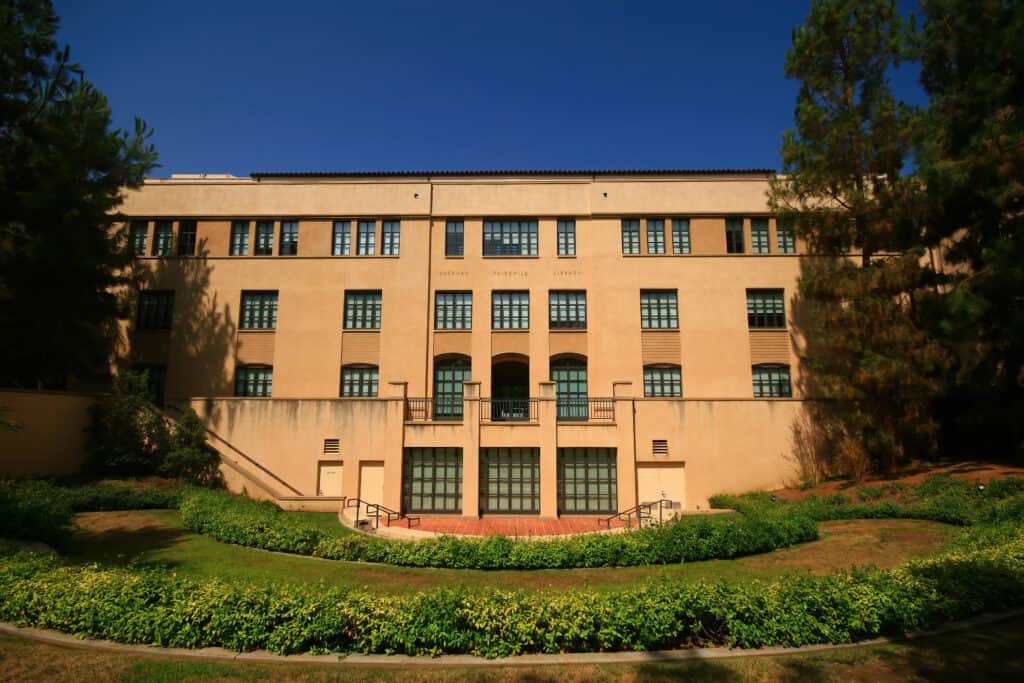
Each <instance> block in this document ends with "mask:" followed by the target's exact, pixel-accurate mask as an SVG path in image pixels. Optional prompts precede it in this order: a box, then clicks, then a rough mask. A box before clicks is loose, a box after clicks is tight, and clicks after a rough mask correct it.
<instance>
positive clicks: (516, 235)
mask: <svg viewBox="0 0 1024 683" xmlns="http://www.w3.org/2000/svg"><path fill="white" fill-rule="evenodd" d="M536 255H537V221H484V256H536Z"/></svg>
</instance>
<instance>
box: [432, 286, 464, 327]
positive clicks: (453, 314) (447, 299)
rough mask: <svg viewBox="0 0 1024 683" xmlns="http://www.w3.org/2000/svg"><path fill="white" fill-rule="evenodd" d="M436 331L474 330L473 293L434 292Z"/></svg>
mask: <svg viewBox="0 0 1024 683" xmlns="http://www.w3.org/2000/svg"><path fill="white" fill-rule="evenodd" d="M434 329H435V330H471V329H473V293H472V292H434Z"/></svg>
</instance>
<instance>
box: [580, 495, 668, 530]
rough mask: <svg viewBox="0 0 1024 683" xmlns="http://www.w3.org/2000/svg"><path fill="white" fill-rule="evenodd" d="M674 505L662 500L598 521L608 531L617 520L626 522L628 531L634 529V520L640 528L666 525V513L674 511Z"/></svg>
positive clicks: (639, 505)
mask: <svg viewBox="0 0 1024 683" xmlns="http://www.w3.org/2000/svg"><path fill="white" fill-rule="evenodd" d="M674 505H675V503H674V502H672V501H671V500H669V499H668V498H662V499H660V500H655V501H651V502H649V503H639V504H637V505H634V506H633V507H631V508H627V509H625V510H623V511H622V512H616V513H615V514H614V515H609V516H608V517H602V518H600V519H599V520H597V523H598V524H601V525H604V527H605V528H606V529H611V528H612V522H613V521H615V520H617V519H618V520H621V521H623V522H625V523H626V528H627V529H632V528H633V521H634V520H636V523H637V526H638V527H642V526H644V525H645V524H646V525H648V526H649V525H651V524H664V523H665V522H666V521H667V520H666V515H665V511H666V510H672V508H673V506H674Z"/></svg>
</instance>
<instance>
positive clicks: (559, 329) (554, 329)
mask: <svg viewBox="0 0 1024 683" xmlns="http://www.w3.org/2000/svg"><path fill="white" fill-rule="evenodd" d="M586 331H587V328H585V327H549V328H548V332H554V333H559V332H586Z"/></svg>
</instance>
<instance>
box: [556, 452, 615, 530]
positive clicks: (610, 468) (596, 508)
mask: <svg viewBox="0 0 1024 683" xmlns="http://www.w3.org/2000/svg"><path fill="white" fill-rule="evenodd" d="M557 457H558V512H559V514H568V515H571V514H613V513H615V512H617V511H618V504H619V491H618V472H617V463H616V451H615V449H614V448H559V449H558V451H557Z"/></svg>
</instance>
